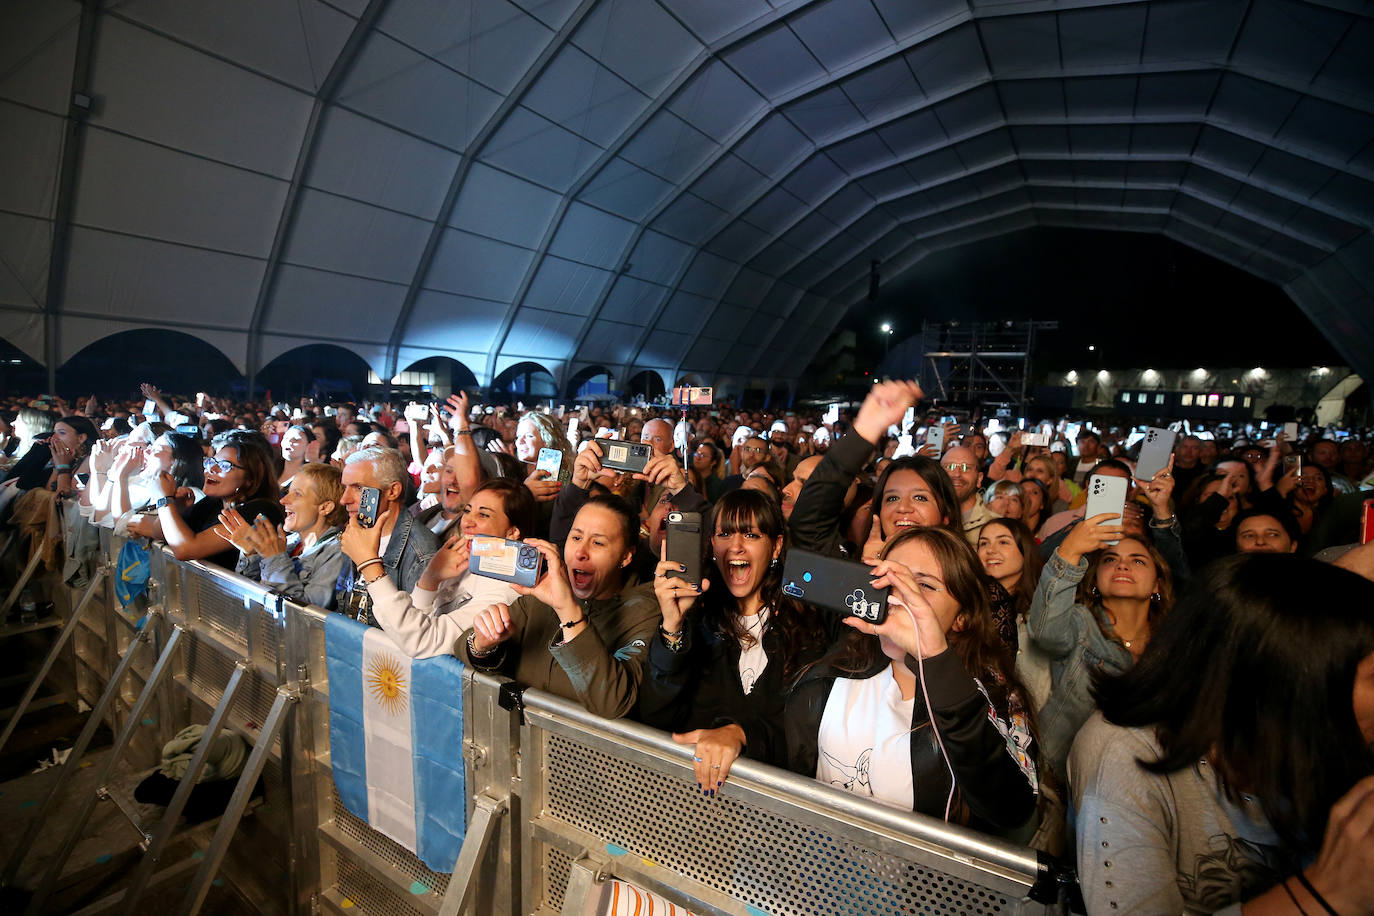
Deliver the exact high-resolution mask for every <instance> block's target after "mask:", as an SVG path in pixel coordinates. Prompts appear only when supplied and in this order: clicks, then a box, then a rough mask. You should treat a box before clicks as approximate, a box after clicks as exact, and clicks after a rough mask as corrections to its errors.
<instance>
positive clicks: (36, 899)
mask: <svg viewBox="0 0 1374 916" xmlns="http://www.w3.org/2000/svg"><path fill="white" fill-rule="evenodd" d="M145 628H146V627H145ZM185 632H186V631H185V630H184V629H183V628H182V627H181V626H180V625H178V626H177V627H175V628H174V629H173V630H172V638H171V639H169V640H167V645H166V646H164V647H163V649H162V654H161V655H159V656H158V659H157V664H156V665H154V666H153V671H152V674H150V675H149V677H148V683H147V684H145V685H144V687H143V691H142V692H141V693H140V694H139V695H138V699H137V700H135V701H134V706H133V709H131V710H129V718H128V719H127V720H126V721H125V723H124V727H123V728H122V729H120V730H119V736H118V737H117V738H115V742H114V745H113V746H112V747H111V748H110V755H109V756H108V757H107V758H105V763H104V765H102V766H101V768H100V772H99V773H98V774H97V775H96V777H95V785H96V789H95V790H94V791H92V792H91V793H90V794H89V795H88V796H86V799H85V801H84V802H82V804H81V809H80V810H79V811H78V812H77V814H76V816H75V818H73V820H72V823H71V826H70V827H69V828H68V829H67V835H66V836H65V837H64V838H63V840H62V845H61V846H60V847H59V848H58V850H57V853H56V855H54V856H53V860H52V862H50V863H49V864H48V870H47V871H46V872H44V873H43V880H42V882H41V883H40V884H39V885H38V890H37V891H35V892H34V895H33V899H32V900H31V901H30V902H29V908H28V910H26V913H28V914H29V916H39V914H40V913H43V912H45V911H46V909H47V903H48V898H49V897H51V896H52V892H53V891H54V890H55V889H56V888H57V882H58V880H59V879H60V878H61V877H62V868H63V866H65V865H66V864H67V859H68V858H69V857H70V856H71V854H72V850H73V849H75V848H76V844H77V842H78V841H79V840H80V839H81V834H82V832H83V831H84V830H85V829H86V824H87V822H89V821H90V819H91V814H92V813H93V812H94V811H95V806H96V803H97V802H98V801H99V800H100V799H99V795H98V794H97V793H98V792H99V790H100V789H101V788H102V787H104V785H105V784H106V783H107V782H108V781H109V779H110V776H111V775H112V774H113V773H114V769H115V766H116V765H118V763H119V758H120V755H122V754H123V753H124V749H125V748H126V747H128V746H129V742H130V741H132V740H133V737H134V729H136V728H138V726H139V722H140V721H141V720H142V718H143V711H144V710H145V709H147V708H148V704H149V703H150V702H152V699H153V696H154V695H155V694H156V693H157V691H158V688H159V687H160V686H161V685H162V680H163V678H165V677H166V676H167V672H168V671H169V670H171V667H172V659H173V658H174V657H175V656H176V653H177V648H178V646H179V645H180V644H181V638H182V635H183V634H184V633H185ZM112 683H113V682H112ZM91 718H92V721H94V720H95V717H94V715H93V716H92V717H91ZM66 766H69V767H70V766H74V764H73V762H72V759H71V758H70V757H69V758H67V763H66Z"/></svg>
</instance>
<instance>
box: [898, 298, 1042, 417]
mask: <svg viewBox="0 0 1374 916" xmlns="http://www.w3.org/2000/svg"><path fill="white" fill-rule="evenodd" d="M1058 327H1059V322H1057V321H980V322H965V321H923V322H922V323H921V341H920V352H921V369H920V374H919V379H920V382H921V387H922V388H923V389H925V391H926V394H927V395H928V396H934V397H938V398H939V399H940V400H941V401H944V402H946V403H954V404H962V405H967V406H968V407H969V409H975V408H978V407H982V408H983V413H984V414H985V415H992V414H993V413H995V412H996V411H997V410H998V409H1001V410H1006V411H1009V412H1010V413H1011V414H1012V415H1014V416H1024V415H1025V407H1026V403H1027V390H1028V388H1029V385H1030V377H1031V356H1032V354H1033V353H1034V351H1035V337H1036V335H1037V334H1038V333H1040V332H1043V331H1053V330H1055V329H1057V328H1058Z"/></svg>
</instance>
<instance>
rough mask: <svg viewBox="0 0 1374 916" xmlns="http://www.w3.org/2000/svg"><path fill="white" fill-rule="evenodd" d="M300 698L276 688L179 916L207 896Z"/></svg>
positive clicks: (188, 914)
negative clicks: (290, 707)
mask: <svg viewBox="0 0 1374 916" xmlns="http://www.w3.org/2000/svg"><path fill="white" fill-rule="evenodd" d="M299 699H300V697H299V696H298V695H297V694H295V693H292V692H291V691H290V690H288V689H287V688H286V687H278V688H277V698H276V699H275V700H273V701H272V708H271V710H269V711H268V713H267V719H266V721H264V722H263V723H262V731H261V732H259V734H258V741H257V743H256V744H254V745H253V752H252V753H251V754H249V755H248V762H247V763H246V764H244V767H243V773H242V774H241V775H240V776H239V781H238V783H237V784H236V785H235V786H234V794H233V795H231V796H229V805H228V807H226V808H225V809H224V816H223V817H222V818H221V819H220V822H219V827H217V828H216V829H215V835H214V837H213V838H212V839H211V840H210V846H209V848H208V849H206V851H205V859H204V861H202V862H201V863H200V868H199V869H198V870H197V871H196V877H195V879H194V880H192V881H191V886H190V887H189V888H187V890H186V897H185V898H184V899H183V900H182V902H181V911H180V912H181V914H182V916H195V914H196V913H199V912H200V908H201V906H202V905H203V904H204V903H205V895H206V894H208V893H210V882H211V880H213V879H214V877H215V873H216V872H217V871H219V866H220V862H222V861H223V860H224V854H225V853H226V852H228V850H229V841H230V840H231V839H233V836H234V832H235V831H236V830H238V827H239V820H240V819H242V817H243V812H244V809H245V808H247V807H248V800H249V799H250V798H251V797H252V795H253V787H254V786H256V785H257V783H258V777H259V776H261V775H262V770H263V767H265V766H266V765H267V758H268V757H269V756H270V755H271V753H272V744H273V742H275V741H276V740H277V734H278V733H279V732H280V731H281V729H282V725H283V724H284V723H285V722H286V716H287V706H288V705H289V704H291V703H295V702H297V701H298V700H299Z"/></svg>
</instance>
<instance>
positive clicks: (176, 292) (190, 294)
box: [64, 226, 265, 327]
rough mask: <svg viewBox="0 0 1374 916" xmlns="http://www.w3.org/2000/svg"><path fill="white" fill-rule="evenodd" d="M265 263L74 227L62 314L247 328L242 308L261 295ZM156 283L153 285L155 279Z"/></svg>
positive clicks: (184, 246)
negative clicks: (71, 313)
mask: <svg viewBox="0 0 1374 916" xmlns="http://www.w3.org/2000/svg"><path fill="white" fill-rule="evenodd" d="M264 265H265V262H263V261H261V260H259V259H256V258H245V257H241V256H239V255H233V254H225V253H223V252H218V251H207V250H205V249H202V248H192V247H188V246H186V245H176V244H173V243H170V242H162V241H156V240H153V239H139V238H131V237H130V236H127V235H120V234H118V233H112V232H103V231H100V230H97V229H87V228H84V227H81V226H74V227H72V232H71V266H70V267H69V268H68V270H67V276H66V291H65V295H64V303H65V309H66V310H70V311H74V312H86V313H89V314H95V315H108V316H110V317H123V316H126V315H137V316H138V317H139V319H140V320H142V321H149V322H154V323H156V322H163V323H165V324H167V325H169V326H175V325H177V324H179V323H182V322H185V321H186V320H187V319H188V318H190V317H192V316H194V321H195V322H196V323H200V324H211V325H217V326H219V327H244V326H245V325H246V324H247V321H246V316H245V315H244V313H243V303H244V302H245V301H248V302H251V301H253V299H254V298H255V297H256V296H257V294H258V286H259V284H260V283H261V282H262V272H263V267H264ZM154 277H155V278H157V282H156V283H150V282H149V279H150V278H154Z"/></svg>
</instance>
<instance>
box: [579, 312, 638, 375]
mask: <svg viewBox="0 0 1374 916" xmlns="http://www.w3.org/2000/svg"><path fill="white" fill-rule="evenodd" d="M635 317H638V316H635ZM639 330H640V328H639V325H638V324H635V323H623V322H618V321H605V320H598V321H596V322H594V323H593V324H592V329H591V332H590V333H589V334H588V335H587V339H586V340H584V341H583V342H582V349H581V351H580V355H581V356H582V357H583V358H585V359H588V360H595V361H597V362H601V363H605V364H607V365H610V366H621V365H624V364H625V363H627V362H629V360H630V357H631V356H632V355H633V350H634V342H635V338H636V337H637V336H638V334H639Z"/></svg>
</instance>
